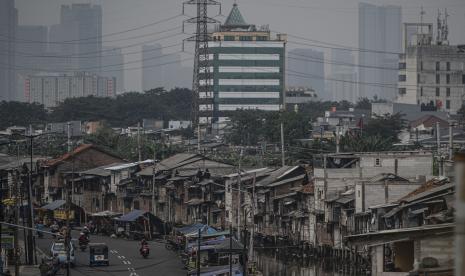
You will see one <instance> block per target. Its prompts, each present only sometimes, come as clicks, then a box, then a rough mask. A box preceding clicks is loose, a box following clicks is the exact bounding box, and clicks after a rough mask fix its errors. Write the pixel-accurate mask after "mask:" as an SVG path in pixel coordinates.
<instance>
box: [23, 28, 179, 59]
mask: <svg viewBox="0 0 465 276" xmlns="http://www.w3.org/2000/svg"><path fill="white" fill-rule="evenodd" d="M182 34H183V33H174V34H170V35H167V36H163V37H160V38H155V39H151V40H146V41H143V42H138V43H133V44H128V45H125V46H121V47H118V49H126V48H132V47H136V46H141V45H144V44H146V43H151V42H157V41H159V40H163V39H168V38H172V37H175V36H179V35H182ZM111 51H114V48H110V49H103V50H100V51H92V52H86V53H80V54H77V55H53V56H45V57H50V58H60V57H62V58H75V57H87V55H92V54H102V53H105V52H111ZM20 53H21V52H20ZM22 54H28V53H22ZM107 56H111V55H106V57H107Z"/></svg>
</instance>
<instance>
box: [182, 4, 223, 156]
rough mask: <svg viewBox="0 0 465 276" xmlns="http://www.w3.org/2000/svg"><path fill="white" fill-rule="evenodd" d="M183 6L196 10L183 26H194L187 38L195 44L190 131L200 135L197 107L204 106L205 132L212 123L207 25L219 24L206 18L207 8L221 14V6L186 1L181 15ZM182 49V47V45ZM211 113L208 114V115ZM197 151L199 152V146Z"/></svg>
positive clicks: (198, 110) (212, 109) (212, 19)
mask: <svg viewBox="0 0 465 276" xmlns="http://www.w3.org/2000/svg"><path fill="white" fill-rule="evenodd" d="M185 5H195V6H196V8H197V15H196V16H195V17H192V18H189V19H187V20H185V21H184V22H183V31H184V24H185V23H191V24H196V30H195V33H194V35H193V36H191V37H189V38H187V39H186V40H187V41H193V42H195V53H194V56H195V57H194V70H193V78H192V92H193V98H192V109H191V120H192V129H198V132H199V133H200V109H199V106H200V105H203V106H206V108H205V110H202V111H203V112H202V113H203V114H202V117H205V118H206V120H205V123H206V124H207V130H208V129H210V130H211V128H212V127H211V123H212V121H213V118H212V117H213V112H214V108H213V91H212V84H211V81H212V75H211V72H210V66H211V64H210V62H209V54H210V52H209V50H208V42H209V41H210V40H211V39H210V38H211V35H210V33H209V32H208V25H209V24H213V23H219V21H218V20H216V19H214V18H211V17H208V6H210V5H215V6H219V9H220V12H219V14H221V4H220V3H219V2H218V1H215V0H188V1H185V2H184V3H183V4H182V14H184V9H185ZM183 49H184V45H183ZM209 112H211V113H210V114H208V113H209ZM197 139H198V140H199V141H198V142H197V143H198V144H199V143H200V135H198V137H197ZM197 147H198V150H199V146H197Z"/></svg>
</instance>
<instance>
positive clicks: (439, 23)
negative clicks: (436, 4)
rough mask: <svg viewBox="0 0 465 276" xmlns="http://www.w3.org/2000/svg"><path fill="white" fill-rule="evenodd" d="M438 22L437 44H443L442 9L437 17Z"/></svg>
mask: <svg viewBox="0 0 465 276" xmlns="http://www.w3.org/2000/svg"><path fill="white" fill-rule="evenodd" d="M436 22H437V26H436V29H437V33H436V44H438V45H441V44H442V21H441V11H440V10H439V9H438V17H437V19H436Z"/></svg>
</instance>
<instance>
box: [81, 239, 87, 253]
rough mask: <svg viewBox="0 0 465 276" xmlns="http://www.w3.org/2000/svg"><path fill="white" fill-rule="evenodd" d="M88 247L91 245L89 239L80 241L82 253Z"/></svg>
mask: <svg viewBox="0 0 465 276" xmlns="http://www.w3.org/2000/svg"><path fill="white" fill-rule="evenodd" d="M87 245H89V239H87V238H86V239H84V240H81V239H79V249H80V250H81V251H82V252H84V251H86V249H87Z"/></svg>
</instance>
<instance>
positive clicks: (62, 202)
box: [41, 200, 66, 211]
mask: <svg viewBox="0 0 465 276" xmlns="http://www.w3.org/2000/svg"><path fill="white" fill-rule="evenodd" d="M65 203H66V201H65V200H55V201H54V202H52V203H49V204H47V205H44V206H42V207H41V209H45V210H50V211H53V210H56V209H58V208H60V207H61V206H63V205H65Z"/></svg>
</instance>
